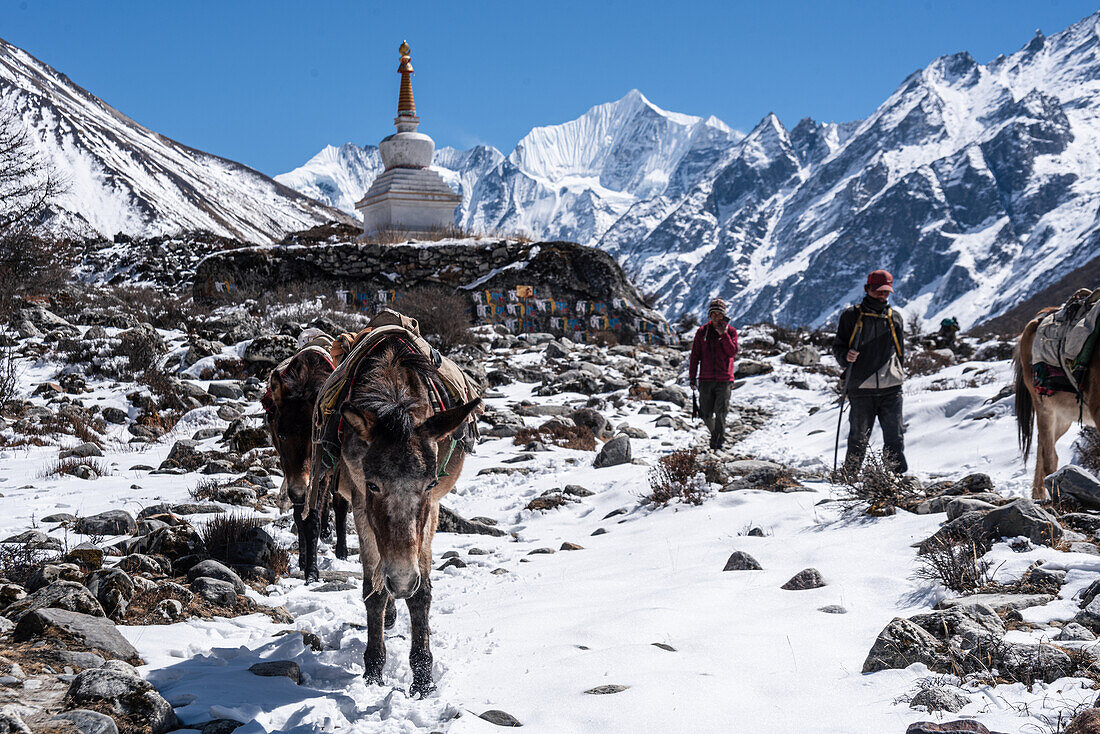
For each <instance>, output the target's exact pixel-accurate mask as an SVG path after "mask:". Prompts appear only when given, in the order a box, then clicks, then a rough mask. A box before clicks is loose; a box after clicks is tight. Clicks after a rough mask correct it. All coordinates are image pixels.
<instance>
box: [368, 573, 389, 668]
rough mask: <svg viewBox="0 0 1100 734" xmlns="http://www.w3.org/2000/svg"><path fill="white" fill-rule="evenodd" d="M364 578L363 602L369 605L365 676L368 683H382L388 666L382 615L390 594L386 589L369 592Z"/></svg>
mask: <svg viewBox="0 0 1100 734" xmlns="http://www.w3.org/2000/svg"><path fill="white" fill-rule="evenodd" d="M369 583H370V582H369V581H368V580H366V579H364V580H363V584H364V587H363V588H364V598H363V603H364V604H365V605H366V607H367V649H366V650H365V651H364V652H363V677H364V678H366V679H367V683H372V684H374V685H378V686H380V685H382V669H383V668H384V667H386V639H385V634H384V633H383V631H382V617H383V615H384V614H385V610H386V600H387V599H388V598H389V594H387V593H386V592H384V591H379V592H373V593H370V594H367V592H366V590H367V586H366V585H367V584H369Z"/></svg>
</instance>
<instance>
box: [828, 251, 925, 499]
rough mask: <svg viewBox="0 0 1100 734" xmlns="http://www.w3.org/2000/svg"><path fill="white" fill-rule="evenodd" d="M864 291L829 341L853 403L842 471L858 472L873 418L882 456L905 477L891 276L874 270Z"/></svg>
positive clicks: (898, 337) (899, 342)
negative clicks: (880, 431) (880, 438)
mask: <svg viewBox="0 0 1100 734" xmlns="http://www.w3.org/2000/svg"><path fill="white" fill-rule="evenodd" d="M863 290H864V292H865V293H866V295H865V296H864V297H863V300H862V301H860V302H859V303H858V304H856V305H854V306H849V307H848V308H847V309H845V311H844V313H842V314H841V315H840V323H839V324H838V325H837V330H836V338H835V339H833V356H834V357H836V360H837V362H839V363H840V365H841V366H842V367H843V368H844V370H845V373H844V374H845V378H844V385H845V387H846V388H847V396H848V400H849V401H850V402H851V404H852V408H851V412H850V413H849V414H848V426H849V428H848V453H847V456H846V457H845V459H844V473H845V476H847V477H854V476H855V475H857V474H858V473H859V468H860V467H861V466H862V465H863V457H864V455H865V454H866V453H867V444H868V442H869V441H870V439H871V429H873V428H874V426H875V419H876V418H877V419H878V423H879V427H880V428H881V429H882V440H883V455H884V458H886V460H887V461H888V462H890V463H891V464H892V468H893V469H894V470H895V471H897V472H898V473H899V474H904V473H905V472H907V471H908V470H909V464H908V462H906V460H905V439H904V437H903V436H902V430H903V429H902V418H901V408H902V406H901V403H902V400H901V383H902V380H904V378H905V375H904V373H903V371H902V365H903V364H904V362H905V341H904V339H905V331H904V328H903V324H902V319H901V315H900V314H899V313H897V312H896V311H894V310H893V309H892V308H890V304H889V300H890V294H891V293H893V292H894V276H892V275H890V273H888V272H886V271H885V270H876V271H875V272H873V273H871V274H870V275H868V276H867V283H866V285H864V287H863Z"/></svg>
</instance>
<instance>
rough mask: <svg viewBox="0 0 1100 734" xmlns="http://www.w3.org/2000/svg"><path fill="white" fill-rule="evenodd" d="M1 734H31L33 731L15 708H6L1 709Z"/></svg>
mask: <svg viewBox="0 0 1100 734" xmlns="http://www.w3.org/2000/svg"><path fill="white" fill-rule="evenodd" d="M0 734H31V730H30V727H28V726H27V725H26V723H24V722H23V718H22V717H21V716H20V715H19V714H18V713H17V712H16V710H15V708H14V707H13V706H4V707H3V708H0Z"/></svg>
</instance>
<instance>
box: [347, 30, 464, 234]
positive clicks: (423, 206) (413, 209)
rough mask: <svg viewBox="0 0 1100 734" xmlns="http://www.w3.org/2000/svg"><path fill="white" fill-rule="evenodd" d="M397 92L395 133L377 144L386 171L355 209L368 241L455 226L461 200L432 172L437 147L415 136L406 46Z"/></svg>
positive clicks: (404, 45)
mask: <svg viewBox="0 0 1100 734" xmlns="http://www.w3.org/2000/svg"><path fill="white" fill-rule="evenodd" d="M398 50H399V52H400V54H401V63H400V64H399V65H398V67H397V72H398V73H399V74H400V75H401V92H400V94H399V95H398V98H397V117H395V118H394V120H393V124H394V125H395V126H396V127H397V132H396V133H394V134H393V135H390V136H388V137H386V138H384V139H383V140H382V142H380V143H379V144H378V151H379V153H381V154H382V164H383V165H384V166H385V170H384V171H383V172H382V173H381V174H379V175H378V178H376V179H374V183H372V184H371V187H370V189H369V190H368V191H367V193H366V194H365V195H364V196H363V198H362V199H361V200H360V201H359V203H357V204H356V205H355V208H356V209H357V210H359V211H360V212H362V214H363V235H362V237H361V239H370V238H371V236H372V235H376V234H378V233H380V232H393V233H396V234H400V235H409V236H416V235H423V234H426V233H429V232H432V231H436V232H438V231H439V230H441V229H445V228H447V227H450V226H452V225H453V224H454V212H455V207H457V206H458V205H459V203H461V201H462V197H461V196H459V195H458V194H456V193H454V192H453V191H451V189H450V187H448V186H447V184H446V183H444V182H443V178H442V177H441V176H440V175H439V174H438V173H436V172H435V171H433V170H431V168H430V167H429V166H431V163H432V154H433V153H435V141H433V140H432V139H431V138H430V137H428V136H427V135H425V134H424V133H421V132H417V128H418V127H419V126H420V118H419V117H417V116H416V102H415V101H413V91H412V74H413V67H412V58H411V57H410V56H409V44H408V42H406V41H402V43H401V47H400V49H398Z"/></svg>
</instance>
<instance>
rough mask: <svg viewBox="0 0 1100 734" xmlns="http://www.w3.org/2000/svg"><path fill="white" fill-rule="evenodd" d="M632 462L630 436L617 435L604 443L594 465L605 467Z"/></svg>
mask: <svg viewBox="0 0 1100 734" xmlns="http://www.w3.org/2000/svg"><path fill="white" fill-rule="evenodd" d="M629 463H630V438H629V437H628V436H616V437H615V438H613V439H611V440H610V441H608V442H607V443H605V444H604V445H603V448H601V449H600V452H599V453H598V454H596V459H595V461H593V462H592V466H594V467H596V468H597V469H603V468H605V467H609V466H618V465H619V464H629Z"/></svg>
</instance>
